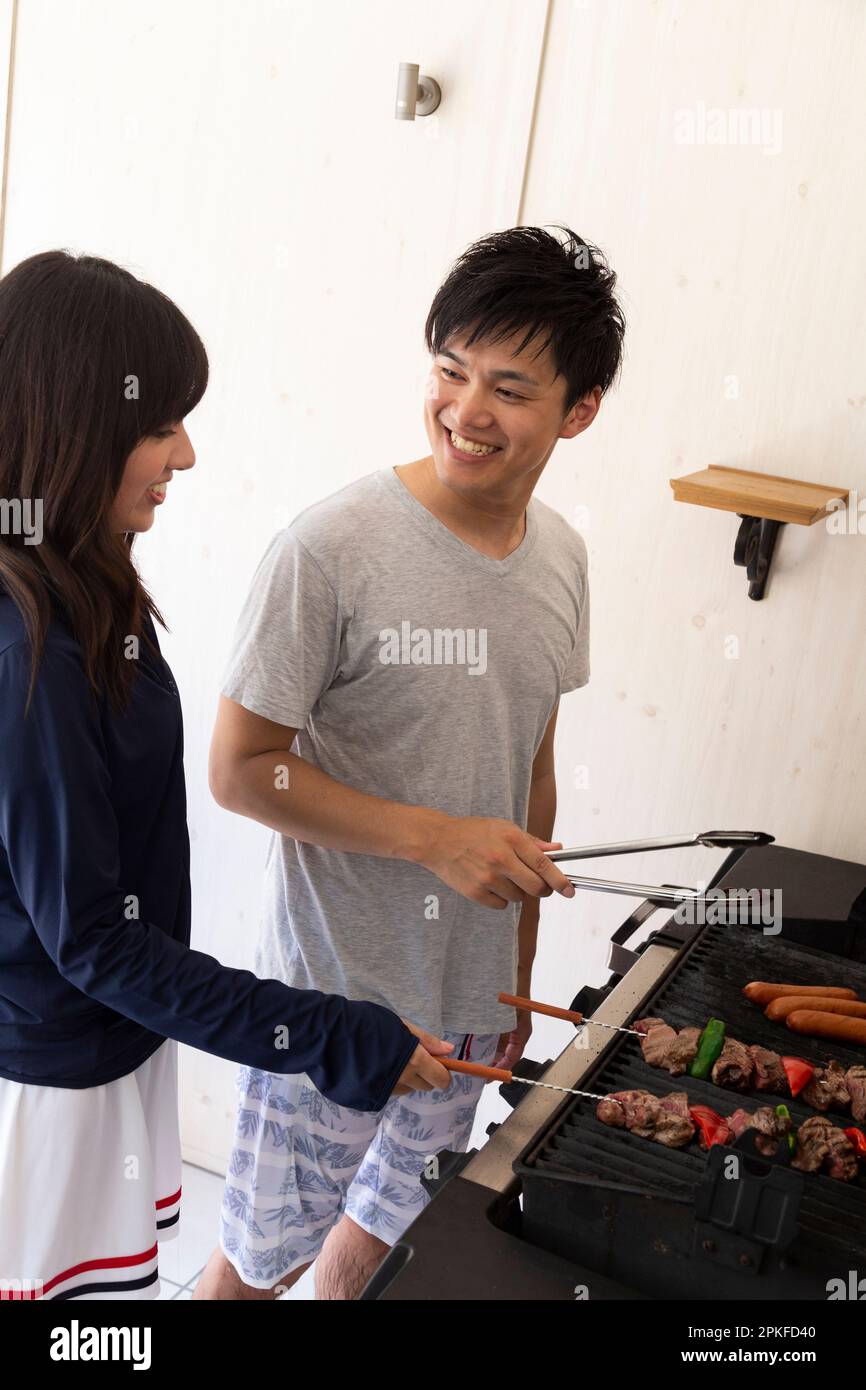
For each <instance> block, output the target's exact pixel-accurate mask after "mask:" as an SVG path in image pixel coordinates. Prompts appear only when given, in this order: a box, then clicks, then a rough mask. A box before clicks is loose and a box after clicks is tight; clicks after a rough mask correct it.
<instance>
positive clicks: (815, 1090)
mask: <svg viewBox="0 0 866 1390" xmlns="http://www.w3.org/2000/svg"><path fill="white" fill-rule="evenodd" d="M864 1076H866V1069H864ZM800 1099H801V1100H802V1101H805V1103H806V1105H811V1106H812V1109H813V1110H847V1108H848V1106H849V1104H850V1102H851V1094H850V1092H849V1090H848V1085H847V1082H846V1080H845V1073H844V1071H843V1070H842V1068H841V1067H840V1066H839V1063H838V1062H833V1061H830V1062H828V1063H827V1065H826V1067H816V1068H815V1075H814V1076H813V1077H812V1080H811V1081H810V1082H809V1083H808V1085H806V1086H804V1087H803V1090H802V1091H801V1092H800Z"/></svg>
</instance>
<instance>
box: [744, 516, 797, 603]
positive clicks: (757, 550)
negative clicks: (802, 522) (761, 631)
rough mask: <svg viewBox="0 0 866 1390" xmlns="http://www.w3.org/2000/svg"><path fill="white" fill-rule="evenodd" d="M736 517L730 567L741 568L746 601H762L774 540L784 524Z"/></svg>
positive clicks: (767, 519)
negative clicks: (746, 582)
mask: <svg viewBox="0 0 866 1390" xmlns="http://www.w3.org/2000/svg"><path fill="white" fill-rule="evenodd" d="M737 516H738V517H740V529H739V531H738V532H737V539H736V542H735V544H734V564H735V565H745V567H746V574H747V576H748V580H749V598H753V599H756V600H757V599H762V598H763V597H764V589H765V588H766V585H767V578H768V576H769V573H770V562H771V560H772V558H773V551H774V549H775V546H776V537H777V536H778V534H779V532H780V530H781V529H782V527H783V526H784V524H785V523H784V521H773V520H772V519H771V518H770V517H767V516H746V515H744V513H743V512H737Z"/></svg>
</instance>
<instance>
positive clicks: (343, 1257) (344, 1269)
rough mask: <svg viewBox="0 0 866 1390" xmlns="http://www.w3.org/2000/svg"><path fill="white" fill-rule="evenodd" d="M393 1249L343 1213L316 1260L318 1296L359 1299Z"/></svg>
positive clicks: (322, 1297)
mask: <svg viewBox="0 0 866 1390" xmlns="http://www.w3.org/2000/svg"><path fill="white" fill-rule="evenodd" d="M390 1248H391V1247H390V1245H388V1244H387V1243H386V1242H385V1241H384V1240H379V1238H378V1236H371V1235H370V1233H369V1231H365V1230H364V1229H363V1228H362V1227H361V1226H359V1225H357V1224H356V1222H354V1221H353V1220H352V1218H351V1216H347V1215H346V1214H345V1213H344V1214H343V1215H342V1216H341V1217H340V1220H339V1221H338V1222H337V1224H336V1226H335V1227H334V1228H333V1230H332V1231H331V1232H330V1234H329V1236H328V1238H327V1240H326V1241H325V1243H324V1245H323V1246H322V1252H321V1254H320V1255H319V1258H318V1260H317V1261H316V1298H317V1299H319V1298H321V1299H352V1298H357V1297H358V1294H359V1293H360V1292H361V1290H362V1289H363V1287H364V1285H365V1284H366V1283H367V1281H368V1279H371V1278H372V1276H373V1275H374V1274H375V1272H376V1270H377V1269H378V1268H379V1265H380V1264H381V1263H382V1260H383V1259H384V1258H385V1256H386V1255H387V1253H388V1251H389V1250H390Z"/></svg>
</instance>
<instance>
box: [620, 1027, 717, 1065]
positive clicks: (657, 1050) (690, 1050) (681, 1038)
mask: <svg viewBox="0 0 866 1390" xmlns="http://www.w3.org/2000/svg"><path fill="white" fill-rule="evenodd" d="M635 1027H636V1028H637V1029H638V1031H639V1032H641V1033H643V1034H644V1036H643V1037H642V1038H641V1043H640V1050H641V1052H642V1053H643V1059H644V1061H645V1062H646V1063H647V1065H648V1066H651V1067H661V1068H662V1069H663V1070H664V1071H669V1072H670V1074H671V1076H682V1074H683V1072H684V1071H688V1069H689V1066H690V1065H691V1062H692V1059H693V1057H694V1055H695V1053H696V1052H697V1050H698V1039H699V1038H700V1036H701V1030H700V1028H683V1029H682V1031H681V1032H680V1033H677V1030H676V1028H671V1026H670V1024H668V1023H665V1021H664V1019H663V1018H642V1019H641V1020H640V1022H639V1023H636V1024H635Z"/></svg>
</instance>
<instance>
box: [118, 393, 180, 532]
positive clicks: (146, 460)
mask: <svg viewBox="0 0 866 1390" xmlns="http://www.w3.org/2000/svg"><path fill="white" fill-rule="evenodd" d="M194 463H195V450H194V449H193V447H192V444H191V443H190V440H189V435H188V434H187V432H186V430H185V428H184V424H183V421H182V420H180V421H179V422H178V423H177V424H176V425H167V426H166V427H165V429H164V430H160V432H159V434H154V435H148V437H147V438H146V439H142V440H141V442H140V443H139V444H137V445H136V446H135V448H134V449H133V451H132V453H131V454H130V455H129V458H128V459H127V460H126V467H125V468H124V470H123V478H122V479H121V483H120V487H119V488H118V490H117V496H116V497H115V499H114V502H113V504H112V508H111V528H112V530H113V531H149V530H150V528H151V526H152V525H153V517H154V513H155V511H156V509H157V507H161V506H162V504H163V502H165V500H166V495H167V489H166V484H168V483H170V482H171V477H172V474H173V473H175V472H180V471H182V470H183V469H186V468H192V466H193V464H194Z"/></svg>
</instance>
